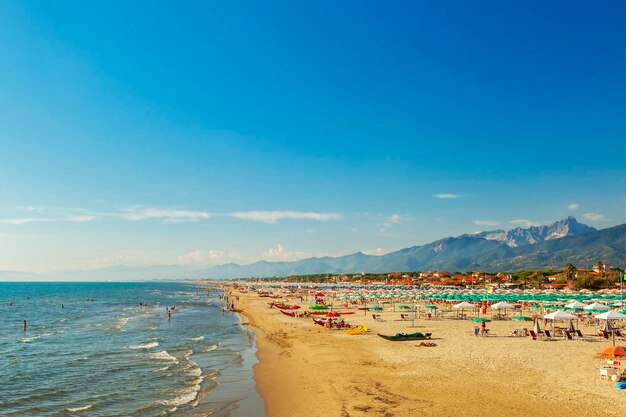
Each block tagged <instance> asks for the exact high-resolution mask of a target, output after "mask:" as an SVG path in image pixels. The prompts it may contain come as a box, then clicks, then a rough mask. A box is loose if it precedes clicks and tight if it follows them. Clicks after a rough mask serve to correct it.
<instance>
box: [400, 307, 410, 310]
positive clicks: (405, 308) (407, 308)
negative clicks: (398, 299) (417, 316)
mask: <svg viewBox="0 0 626 417" xmlns="http://www.w3.org/2000/svg"><path fill="white" fill-rule="evenodd" d="M398 308H401V309H402V310H410V309H411V307H409V306H398Z"/></svg>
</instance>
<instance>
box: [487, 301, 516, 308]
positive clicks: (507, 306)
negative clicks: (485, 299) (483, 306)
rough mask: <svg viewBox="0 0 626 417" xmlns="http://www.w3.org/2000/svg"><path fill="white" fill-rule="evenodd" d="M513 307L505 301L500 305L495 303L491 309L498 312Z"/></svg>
mask: <svg viewBox="0 0 626 417" xmlns="http://www.w3.org/2000/svg"><path fill="white" fill-rule="evenodd" d="M513 307H515V306H514V305H513V304H509V303H507V302H504V301H500V302H499V303H495V304H493V305H492V306H491V308H494V309H496V310H505V309H507V308H513Z"/></svg>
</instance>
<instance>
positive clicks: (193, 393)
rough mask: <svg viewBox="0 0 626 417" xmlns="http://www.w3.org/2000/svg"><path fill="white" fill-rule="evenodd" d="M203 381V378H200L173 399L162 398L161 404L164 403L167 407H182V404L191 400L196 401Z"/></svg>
mask: <svg viewBox="0 0 626 417" xmlns="http://www.w3.org/2000/svg"><path fill="white" fill-rule="evenodd" d="M201 383H202V378H200V379H198V380H197V381H196V383H195V384H194V385H192V386H190V387H189V388H188V389H187V390H185V391H183V392H182V393H181V394H180V395H179V396H178V397H176V398H173V399H171V400H161V401H159V404H162V405H164V406H166V407H180V406H181V405H185V404H189V403H190V402H192V401H195V399H196V398H198V393H199V392H200V384H201Z"/></svg>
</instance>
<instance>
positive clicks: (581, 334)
mask: <svg viewBox="0 0 626 417" xmlns="http://www.w3.org/2000/svg"><path fill="white" fill-rule="evenodd" d="M576 336H578V338H579V339H584V338H585V336H583V333H582V332H581V331H580V330H576Z"/></svg>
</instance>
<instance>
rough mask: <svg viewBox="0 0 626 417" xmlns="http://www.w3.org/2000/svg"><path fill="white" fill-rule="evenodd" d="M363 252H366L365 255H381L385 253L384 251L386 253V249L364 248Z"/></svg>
mask: <svg viewBox="0 0 626 417" xmlns="http://www.w3.org/2000/svg"><path fill="white" fill-rule="evenodd" d="M363 253H364V254H366V255H376V256H382V255H385V254H386V253H388V251H386V250H385V249H383V248H376V249H368V250H364V251H363Z"/></svg>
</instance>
